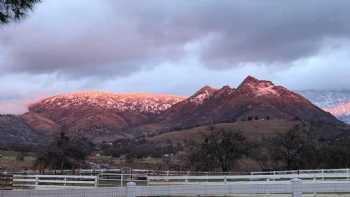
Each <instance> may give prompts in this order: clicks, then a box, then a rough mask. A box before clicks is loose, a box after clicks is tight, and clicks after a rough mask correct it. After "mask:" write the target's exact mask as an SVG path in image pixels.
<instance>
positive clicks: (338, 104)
mask: <svg viewBox="0 0 350 197" xmlns="http://www.w3.org/2000/svg"><path fill="white" fill-rule="evenodd" d="M299 93H300V94H302V95H303V96H305V97H306V98H308V99H310V101H312V102H313V103H314V104H315V105H317V106H319V107H321V108H323V109H324V110H325V111H328V112H330V113H332V114H333V115H334V116H336V117H337V118H339V119H340V120H342V121H344V122H346V123H350V90H304V91H299Z"/></svg>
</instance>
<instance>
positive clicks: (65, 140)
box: [35, 132, 94, 170]
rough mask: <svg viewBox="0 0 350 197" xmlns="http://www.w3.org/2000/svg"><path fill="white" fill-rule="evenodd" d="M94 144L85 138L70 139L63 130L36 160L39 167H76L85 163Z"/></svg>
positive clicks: (36, 165)
mask: <svg viewBox="0 0 350 197" xmlns="http://www.w3.org/2000/svg"><path fill="white" fill-rule="evenodd" d="M93 148H94V145H93V144H92V143H91V142H89V141H88V140H87V139H84V138H74V139H70V138H69V137H67V136H66V135H65V134H64V133H63V132H62V133H61V134H60V136H59V137H58V138H56V139H55V140H54V141H53V142H52V143H51V144H50V145H49V146H48V147H47V148H46V149H45V150H44V151H42V152H41V153H40V155H39V157H38V159H37V160H36V162H35V167H36V168H39V169H60V170H63V169H74V168H79V167H81V166H82V165H83V164H84V161H85V159H86V157H87V156H88V155H89V154H90V153H91V152H92V151H93Z"/></svg>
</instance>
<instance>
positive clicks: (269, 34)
mask: <svg viewBox="0 0 350 197" xmlns="http://www.w3.org/2000/svg"><path fill="white" fill-rule="evenodd" d="M52 2H54V1H50V2H43V3H42V5H40V6H39V7H38V8H37V9H36V10H35V12H37V13H35V12H34V13H33V15H34V16H33V17H32V18H30V19H28V20H27V21H24V22H23V23H21V24H16V25H13V26H11V27H8V28H4V29H2V30H0V44H1V45H0V51H4V54H5V55H4V57H3V58H4V60H5V61H4V62H5V64H2V65H0V67H2V69H3V70H8V71H10V72H13V71H16V72H28V73H53V72H57V73H62V74H63V75H68V76H74V77H76V76H95V75H97V76H103V77H105V76H109V75H111V76H112V75H114V76H115V75H117V76H118V75H119V76H124V75H127V74H130V73H132V72H136V71H138V70H140V69H143V68H144V69H147V68H150V67H153V66H155V65H157V64H161V63H164V62H174V61H177V60H181V59H182V58H184V57H185V56H186V55H192V56H198V57H199V59H200V60H201V63H202V64H204V65H206V66H207V67H209V68H212V69H217V68H221V69H223V68H227V67H234V66H239V65H242V64H245V63H262V64H270V63H290V62H293V61H295V60H299V59H301V58H305V57H310V56H313V55H315V54H317V53H318V52H319V50H321V49H322V48H324V47H328V46H330V45H331V44H332V43H331V41H336V40H338V39H348V38H349V37H350V23H349V22H348V19H349V18H350V12H348V10H349V8H350V1H346V0H328V1H325V0H317V1H316V0H314V1H312V0H310V1H301V0H300V1H298V0H297V1H295V0H293V1H292V0H289V1H260V0H259V1H258V0H256V1H254V0H251V1H246V0H244V1H243V0H242V1H240V0H236V1H231V0H227V1H225V0H221V1H207V0H199V1H188V0H183V1H181V0H179V1H161V0H157V1H156V0H150V1H112V0H107V1H92V2H93V3H92V4H91V5H86V3H85V1H74V3H73V2H72V1H57V2H55V3H56V4H53V5H50V3H51V4H52ZM59 3H61V4H62V5H64V6H62V7H60V8H61V9H56V8H57V7H55V6H57V5H58V4H59ZM46 4H48V5H47V6H46ZM71 4H76V6H72V5H71ZM80 5H84V6H83V7H80ZM44 9H48V10H50V11H51V12H53V13H54V14H52V13H51V12H49V11H45V10H44ZM60 12H63V13H62V14H60ZM56 14H57V15H59V17H56V18H55V15H56ZM36 15H37V16H36ZM43 18H45V20H43ZM50 19H52V21H51V20H50ZM191 43H197V44H198V43H199V47H198V50H195V51H189V50H187V49H186V46H187V45H188V44H191ZM0 57H1V55H0Z"/></svg>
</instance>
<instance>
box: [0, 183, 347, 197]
mask: <svg viewBox="0 0 350 197" xmlns="http://www.w3.org/2000/svg"><path fill="white" fill-rule="evenodd" d="M306 193H311V194H315V193H327V194H338V193H350V182H349V181H316V182H301V180H295V179H294V180H293V181H280V182H259V183H257V182H245V183H234V184H227V185H169V186H136V184H135V183H133V184H128V186H127V187H118V188H93V189H60V190H27V191H0V196H1V197H36V196H40V197H138V196H139V197H143V196H187V197H188V196H229V195H235V194H236V195H238V194H250V195H254V194H292V196H293V197H301V196H302V194H306Z"/></svg>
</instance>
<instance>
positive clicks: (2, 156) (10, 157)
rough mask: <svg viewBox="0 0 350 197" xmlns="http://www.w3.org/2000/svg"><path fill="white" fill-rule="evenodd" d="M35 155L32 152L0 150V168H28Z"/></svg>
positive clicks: (31, 164)
mask: <svg viewBox="0 0 350 197" xmlns="http://www.w3.org/2000/svg"><path fill="white" fill-rule="evenodd" d="M34 161H35V157H34V156H33V154H32V153H21V152H15V151H4V150H0V169H2V170H17V169H29V168H31V167H32V166H33V163H34Z"/></svg>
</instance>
